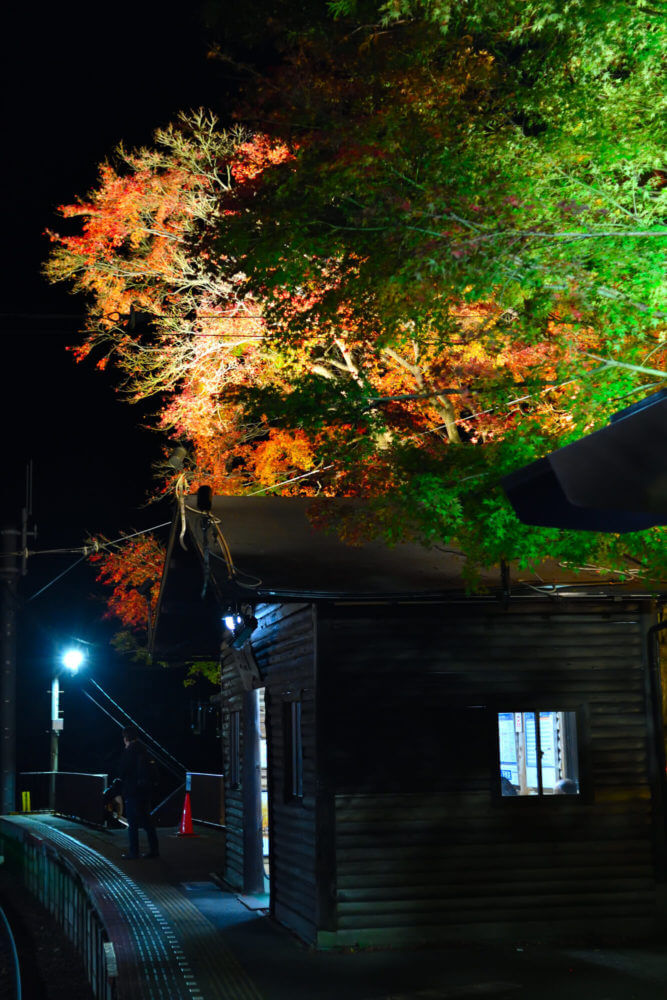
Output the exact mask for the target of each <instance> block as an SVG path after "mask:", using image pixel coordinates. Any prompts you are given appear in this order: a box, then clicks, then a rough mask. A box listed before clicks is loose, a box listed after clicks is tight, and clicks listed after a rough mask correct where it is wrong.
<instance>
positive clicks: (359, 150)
mask: <svg viewBox="0 0 667 1000" xmlns="http://www.w3.org/2000/svg"><path fill="white" fill-rule="evenodd" d="M459 6H460V8H461V9H460V10H459V9H458V7H459ZM542 6H549V10H550V11H551V13H549V15H548V16H547V15H546V14H545V16H544V18H543V19H542V20H540V18H539V17H538V14H539V11H538V8H539V7H540V5H539V4H535V3H533V2H532V0H531V2H529V3H528V4H515V3H513V2H512V3H509V4H508V5H507V10H501V9H500V8H498V10H496V8H495V7H494V8H493V9H490V8H488V5H483V4H478V3H476V2H471V3H470V4H468V5H451V4H445V5H442V4H437V5H426V4H422V3H420V2H419V0H414V2H412V0H405V2H402V0H401V3H398V4H395V5H390V4H380V5H378V11H377V16H378V23H377V24H376V25H372V24H371V25H369V24H367V23H366V22H365V21H364V20H363V19H361V20H357V6H356V4H355V3H354V2H353V0H339V2H337V3H334V4H332V5H331V7H332V9H333V10H334V11H335V12H337V13H338V14H339V15H340V16H341V17H342V18H343V21H342V22H331V24H330V25H329V27H326V26H325V27H324V28H322V27H321V26H320V27H319V29H318V28H316V27H313V30H312V31H308V32H305V31H303V32H301V33H296V34H295V33H292V35H290V33H289V32H286V33H285V37H286V38H287V37H289V38H290V39H291V40H290V41H289V43H285V49H284V52H283V58H282V62H281V63H280V65H279V66H278V67H277V68H276V69H275V71H274V73H273V76H272V77H271V78H269V79H268V80H267V79H265V80H264V81H263V82H260V84H259V85H258V87H257V88H256V89H255V90H254V92H252V93H250V92H249V93H248V96H247V103H246V106H245V107H244V108H241V109H240V111H239V116H240V117H241V118H243V117H245V118H246V120H248V121H251V120H257V119H260V120H261V121H262V123H263V124H262V130H258V129H253V130H249V129H246V128H241V127H239V128H237V129H231V130H225V129H222V128H220V127H219V125H218V123H217V122H216V121H215V119H214V118H213V117H212V116H211V115H208V114H205V113H204V112H199V113H196V114H192V115H188V116H182V117H181V119H180V120H179V121H178V122H177V123H175V124H174V125H172V126H170V127H169V128H167V129H162V130H160V131H158V132H157V133H156V136H155V143H154V145H153V146H152V147H150V148H146V149H140V150H137V151H132V152H128V151H126V150H124V149H122V148H121V149H120V150H119V151H118V152H117V154H116V157H115V159H114V161H113V162H111V163H107V164H105V165H103V167H102V168H101V171H100V177H99V183H98V186H97V187H96V188H95V190H94V191H93V192H91V193H90V194H89V195H88V196H87V197H86V198H85V199H82V200H81V201H78V202H75V203H73V204H71V205H68V206H63V207H62V209H61V214H62V216H63V218H64V219H65V220H72V222H73V223H75V224H76V223H78V228H75V230H74V231H73V232H70V233H66V232H63V233H51V234H50V238H51V241H52V253H51V256H50V258H49V261H48V263H47V265H46V273H47V277H48V278H49V279H50V280H52V281H60V280H67V281H69V282H70V283H71V285H72V286H73V288H74V290H75V291H78V292H82V293H84V294H85V295H86V296H87V297H88V302H89V314H88V324H87V329H86V331H85V332H84V335H83V341H82V343H81V344H80V345H79V346H78V347H77V349H76V354H77V358H78V359H79V360H82V359H83V358H85V357H87V356H88V355H92V356H93V357H94V359H95V361H96V363H97V365H98V366H100V367H103V366H105V365H107V364H111V365H112V366H115V368H116V369H117V371H118V373H119V375H120V377H121V381H122V383H123V386H124V390H125V392H126V393H127V394H128V396H129V398H130V399H132V400H138V399H142V400H143V399H147V398H153V399H154V400H155V424H156V426H157V427H159V428H160V429H161V430H162V431H163V432H164V434H165V436H166V438H167V439H168V441H169V442H171V443H173V442H174V441H178V442H185V443H187V446H188V459H187V462H186V468H185V470H184V472H185V475H186V477H187V480H188V484H189V486H190V487H191V488H192V489H195V488H196V487H197V486H198V485H200V484H202V483H206V484H208V485H210V486H211V487H212V488H213V490H214V492H216V493H218V494H237V493H240V494H255V493H263V492H264V493H265V492H274V493H280V494H283V495H296V494H301V495H307V496H311V497H313V499H314V500H315V501H317V500H318V498H326V497H329V496H362V497H365V498H366V499H367V500H368V501H369V502H368V504H367V506H366V508H365V514H364V515H363V519H362V520H361V521H359V522H357V523H356V524H354V525H346V526H345V527H344V531H345V532H346V534H347V536H348V537H349V538H351V539H355V540H358V539H359V538H361V537H368V536H370V535H374V534H375V535H377V534H379V535H381V536H382V537H384V538H385V539H388V540H390V541H395V540H398V539H400V538H405V537H418V538H420V539H421V540H422V541H424V540H425V541H427V542H431V543H438V542H443V541H451V540H456V542H457V544H459V545H460V546H461V547H462V548H463V550H464V551H465V552H466V554H467V555H468V556H469V557H470V560H471V563H473V562H475V561H476V562H492V561H496V560H498V559H501V558H502V559H511V558H516V559H519V560H520V561H523V562H524V563H525V562H528V561H530V560H533V559H536V558H540V557H542V556H544V555H547V554H548V555H556V556H559V557H561V558H563V559H567V560H568V561H570V562H572V563H575V564H582V563H584V562H588V561H591V559H596V560H604V562H605V563H606V564H607V565H614V566H619V567H622V566H623V565H625V563H624V559H625V556H626V555H627V554H628V553H629V552H631V550H632V552H640V550H641V551H642V552H643V549H642V545H643V544H644V543H643V541H642V540H639V541H637V540H630V541H627V540H626V541H624V542H623V544H622V545H621V543H620V542H619V543H618V545H617V546H616V549H614V545H616V542H613V541H612V540H609V539H600V538H595V537H594V536H591V535H588V536H586V537H583V536H581V535H577V533H569V534H568V533H556V532H549V531H548V530H540V531H537V530H536V531H527V530H526V529H525V528H524V527H523V526H521V525H519V524H518V522H516V519H515V518H514V516H513V514H512V513H511V510H510V508H509V506H508V504H507V502H506V500H505V498H504V496H503V494H502V491H501V490H500V488H499V480H500V477H501V476H502V475H503V473H504V472H507V471H510V470H511V469H513V468H516V467H517V466H518V465H522V464H525V463H526V462H528V461H530V460H532V459H534V458H537V457H539V456H541V455H543V454H545V453H546V452H547V451H549V450H551V449H553V448H554V447H558V446H559V445H560V444H563V443H566V442H567V441H568V440H570V439H571V438H573V437H576V436H577V435H580V434H581V433H584V432H587V431H589V430H591V429H593V428H594V427H595V426H599V425H600V424H602V423H604V422H606V420H607V419H608V416H609V414H610V413H611V412H613V411H614V410H615V409H618V408H619V404H620V405H627V404H625V402H622V401H625V400H627V399H628V398H630V401H633V400H634V399H636V398H638V394H641V392H643V391H646V390H647V389H650V388H653V387H654V385H655V374H654V373H655V372H656V371H658V372H660V371H661V369H662V367H663V366H664V365H665V364H667V350H666V349H665V347H664V319H665V315H666V313H665V311H664V309H663V308H662V307H661V298H660V296H661V294H662V293H661V291H660V289H661V288H663V290H664V280H663V278H661V277H660V275H661V274H662V264H661V263H660V251H659V247H660V245H661V244H660V240H662V238H663V230H661V229H660V219H661V215H660V212H661V210H664V201H665V192H664V190H663V185H662V184H661V181H660V178H661V177H662V172H661V170H660V169H659V168H658V167H657V166H656V164H657V158H658V157H659V155H660V154H659V152H658V150H659V142H658V132H659V131H660V130H661V129H662V128H663V125H661V124H660V122H659V119H658V117H657V116H656V115H653V114H651V116H650V127H648V128H646V127H645V126H644V125H640V123H639V121H638V119H637V117H636V115H635V113H634V111H633V109H636V108H637V107H639V106H640V105H642V102H643V106H645V105H646V101H647V99H648V97H649V95H650V93H651V87H652V84H651V79H652V74H653V73H654V72H655V67H657V66H658V65H659V64H660V59H661V57H660V51H661V45H664V34H663V35H660V33H659V32H657V31H656V32H654V33H653V34H651V35H649V36H647V38H648V40H647V41H642V44H641V45H638V46H635V48H633V49H629V48H628V46H627V30H626V29H627V28H628V25H629V24H630V22H632V25H634V26H635V27H639V26H642V25H644V26H646V24H645V22H647V18H648V15H646V14H644V13H642V12H636V11H635V12H633V13H632V14H631V15H630V14H626V13H623V12H622V11H621V10H620V8H619V16H620V15H621V14H622V16H623V18H624V19H625V20H624V21H623V24H624V25H625V28H623V29H621V28H620V27H619V28H617V26H615V25H614V24H613V23H612V22H611V21H609V19H607V18H605V17H601V16H600V13H599V10H598V5H596V4H594V3H588V2H583V0H582V2H581V3H580V4H579V5H578V9H579V17H580V19H581V23H582V24H584V23H585V25H586V26H587V30H586V31H585V32H584V33H583V36H582V37H584V36H585V43H581V44H580V43H579V42H578V41H577V37H578V35H577V32H575V31H574V30H573V29H572V28H571V26H570V25H568V24H567V23H566V22H561V21H560V20H559V17H560V15H559V14H558V6H557V5H556V6H555V7H554V6H553V5H550V4H547V5H542ZM455 7H456V11H455V10H454V8H455ZM615 7H618V5H615ZM372 8H373V5H372V4H371V5H370V6H369V10H372ZM436 8H437V11H441V13H442V16H440V14H439V15H438V17H436V16H435V13H434V11H436ZM445 8H446V10H445ZM529 9H530V10H529ZM443 12H444V13H443ZM399 14H400V16H399ZM358 17H359V18H361V15H358ZM466 18H467V19H468V20H466ZM628 18H630V20H629V21H628ZM346 19H347V20H346ZM651 30H653V29H651ZM642 37H644V36H642ZM661 39H662V41H661ZM651 373H653V374H651ZM170 475H171V473H169V472H168V471H166V476H165V482H164V483H163V488H167V487H168V486H169V484H170V478H169V477H170ZM314 511H315V516H316V517H319V516H320V514H319V512H318V509H317V503H315V506H314ZM646 537H648V536H646ZM656 537H657V536H656ZM130 561H131V560H130ZM109 565H110V566H111V564H109ZM620 571H622V570H619V572H620ZM104 572H107V570H106V569H105V571H104ZM113 572H120V568H119V567H116V569H111V570H109V571H108V572H107V578H108V579H110V580H112V582H113V578H112V574H113ZM119 585H120V583H119ZM123 586H124V584H123ZM130 590H131V588H130ZM122 593H123V594H124V593H126V592H125V591H123V592H122ZM129 593H130V591H127V594H129ZM123 599H124V600H126V601H127V600H129V598H128V597H125V598H123ZM119 600H120V598H119ZM132 607H134V605H132ZM128 608H129V606H128ZM127 613H128V615H129V618H131V617H132V613H133V612H132V611H130V610H128V612H127ZM136 614H137V615H138V614H139V605H138V604H137V605H136Z"/></svg>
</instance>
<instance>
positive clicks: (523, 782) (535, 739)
mask: <svg viewBox="0 0 667 1000" xmlns="http://www.w3.org/2000/svg"><path fill="white" fill-rule="evenodd" d="M536 719H537V720H538V723H537V725H536V722H535V720H536ZM498 743H499V748H500V791H501V794H502V795H503V796H513V795H579V762H578V753H577V715H576V712H558V711H548V712H547V711H542V710H539V711H538V710H537V709H535V710H534V711H532V712H499V713H498Z"/></svg>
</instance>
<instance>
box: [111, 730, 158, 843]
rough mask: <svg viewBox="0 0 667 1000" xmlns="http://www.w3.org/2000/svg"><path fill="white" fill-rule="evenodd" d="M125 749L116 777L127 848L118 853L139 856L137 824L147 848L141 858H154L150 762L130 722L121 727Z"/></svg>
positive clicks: (154, 840)
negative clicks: (120, 796) (118, 782)
mask: <svg viewBox="0 0 667 1000" xmlns="http://www.w3.org/2000/svg"><path fill="white" fill-rule="evenodd" d="M123 743H124V744H125V749H124V751H123V754H122V756H121V760H120V780H121V782H122V792H123V805H124V810H125V819H126V820H127V824H128V826H127V832H128V835H129V850H128V851H127V852H126V853H124V854H122V855H121V857H123V858H126V859H134V858H138V857H139V828H140V827H141V829H142V830H145V831H146V836H147V837H148V851H147V852H146V853H145V854H142V855H141V857H142V858H158V857H159V856H160V850H159V847H158V839H157V833H156V832H155V827H154V825H153V820H152V818H151V803H150V793H151V782H150V774H149V770H150V765H149V762H148V754H147V752H146V748H145V747H144V745H143V744H142V743H140V742H139V736H138V733H137V731H136V729H133V728H132V727H131V726H130V727H128V728H127V729H124V730H123Z"/></svg>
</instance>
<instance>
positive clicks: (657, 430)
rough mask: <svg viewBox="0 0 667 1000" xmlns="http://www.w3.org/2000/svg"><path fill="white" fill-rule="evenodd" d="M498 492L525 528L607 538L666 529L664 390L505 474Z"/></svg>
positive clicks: (666, 416) (666, 417)
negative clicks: (660, 527) (602, 533)
mask: <svg viewBox="0 0 667 1000" xmlns="http://www.w3.org/2000/svg"><path fill="white" fill-rule="evenodd" d="M503 486H504V488H505V492H506V493H507V496H508V497H509V500H510V502H511V503H512V506H513V507H514V509H515V511H516V513H517V516H518V517H519V518H520V519H521V520H522V521H523V522H524V523H526V524H535V525H542V526H551V527H557V528H576V529H581V530H584V531H612V532H626V531H640V530H643V529H644V528H650V527H652V526H653V525H656V524H667V390H664V389H663V390H661V391H660V392H657V393H654V394H653V395H652V396H648V397H647V398H646V399H643V400H641V402H639V403H636V404H635V405H634V406H630V407H628V408H627V409H624V410H621V411H619V412H618V413H615V414H614V416H613V417H612V418H611V423H610V424H609V426H608V427H603V428H602V429H601V430H599V431H595V432H594V433H593V434H589V435H587V436H586V437H584V438H582V439H581V440H580V441H575V442H574V443H573V444H570V445H567V446H566V447H565V448H559V449H558V450H557V451H553V452H551V454H549V455H547V456H545V457H544V458H541V459H538V461H536V462H531V463H530V465H525V466H523V468H521V469H517V470H516V471H515V472H513V473H511V474H510V475H508V476H505V477H504V479H503Z"/></svg>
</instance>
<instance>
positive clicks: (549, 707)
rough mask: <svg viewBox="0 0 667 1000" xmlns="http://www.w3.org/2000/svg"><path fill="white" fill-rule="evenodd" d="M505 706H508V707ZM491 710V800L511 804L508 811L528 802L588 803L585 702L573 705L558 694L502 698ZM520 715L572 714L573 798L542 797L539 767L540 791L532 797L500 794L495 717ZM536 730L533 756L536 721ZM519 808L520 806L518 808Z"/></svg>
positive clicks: (587, 716) (540, 780) (586, 707)
mask: <svg viewBox="0 0 667 1000" xmlns="http://www.w3.org/2000/svg"><path fill="white" fill-rule="evenodd" d="M508 703H509V704H508ZM490 707H491V712H492V715H491V719H492V722H491V725H492V728H493V744H494V764H493V767H494V772H493V775H492V777H491V784H492V797H493V799H494V800H495V801H497V802H502V803H506V802H511V803H512V804H513V805H512V806H511V808H515V807H516V803H519V802H523V803H529V802H530V803H532V804H533V807H534V805H535V803H544V802H547V801H549V802H551V801H556V800H557V801H559V802H561V801H566V802H570V803H572V802H582V803H583V802H590V801H591V791H590V789H591V782H590V760H589V735H588V734H589V732H590V710H589V706H588V704H586V703H581V702H579V701H577V702H574V701H573V700H572V699H571V698H567V697H560V696H558V695H556V696H554V697H552V696H551V695H547V696H543V695H540V696H539V697H536V698H529V699H527V698H516V699H514V698H511V699H509V698H507V699H506V698H504V699H503V701H502V703H496V704H495V705H493V706H490ZM517 712H521V713H524V714H525V713H534V715H535V718H536V720H538V719H539V715H540V713H542V712H563V713H565V712H569V713H572V714H573V715H574V725H575V732H576V740H577V749H576V754H577V767H578V783H579V791H578V793H577V794H576V795H553V794H548V793H547V794H545V793H544V791H543V784H542V782H543V776H542V769H541V767H538V768H537V775H538V786H539V789H540V791H539V792H538V793H537V794H532V795H503V794H502V786H501V777H502V776H501V773H500V763H501V762H500V740H499V727H498V717H499V715H501V714H505V713H511V714H513V715H514V714H516V713H517ZM535 729H536V753H539V749H540V741H539V729H540V726H539V722H538V724H537V725H536V727H535ZM519 808H521V807H519Z"/></svg>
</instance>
